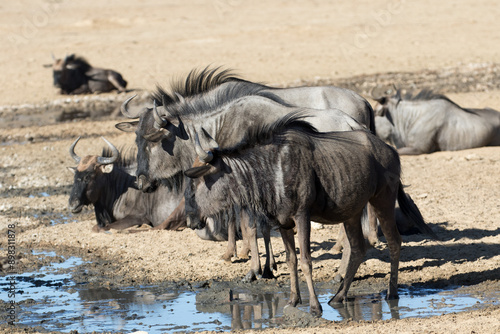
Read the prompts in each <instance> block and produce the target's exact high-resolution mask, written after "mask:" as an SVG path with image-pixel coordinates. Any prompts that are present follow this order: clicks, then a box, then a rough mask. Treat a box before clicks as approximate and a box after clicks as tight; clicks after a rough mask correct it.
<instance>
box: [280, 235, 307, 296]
mask: <svg viewBox="0 0 500 334" xmlns="http://www.w3.org/2000/svg"><path fill="white" fill-rule="evenodd" d="M280 233H281V239H282V240H283V244H284V245H285V251H286V264H287V265H288V270H289V271H290V300H289V301H288V305H292V306H297V304H299V303H302V299H301V298H300V289H299V278H298V273H297V254H296V253H295V237H294V234H293V229H284V228H280Z"/></svg>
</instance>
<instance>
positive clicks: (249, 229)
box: [241, 212, 262, 282]
mask: <svg viewBox="0 0 500 334" xmlns="http://www.w3.org/2000/svg"><path fill="white" fill-rule="evenodd" d="M241 226H242V228H245V229H246V233H245V234H246V235H245V239H247V240H248V242H249V243H250V254H251V255H250V256H251V257H252V258H251V260H250V271H249V272H248V274H246V275H245V277H244V278H243V282H251V281H253V280H255V279H257V278H258V277H260V276H261V275H262V269H261V267H260V256H259V244H258V243H257V223H256V222H255V221H253V222H250V217H249V216H248V214H246V213H245V212H242V214H241Z"/></svg>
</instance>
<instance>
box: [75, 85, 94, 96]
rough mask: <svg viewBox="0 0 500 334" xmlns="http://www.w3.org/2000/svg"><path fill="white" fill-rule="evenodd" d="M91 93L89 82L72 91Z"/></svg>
mask: <svg viewBox="0 0 500 334" xmlns="http://www.w3.org/2000/svg"><path fill="white" fill-rule="evenodd" d="M87 93H91V91H90V89H89V86H88V84H83V85H81V86H80V87H78V88H77V89H75V90H74V91H72V92H71V93H70V94H87Z"/></svg>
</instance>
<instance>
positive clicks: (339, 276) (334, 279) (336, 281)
mask: <svg viewBox="0 0 500 334" xmlns="http://www.w3.org/2000/svg"><path fill="white" fill-rule="evenodd" d="M343 279H344V278H343V277H342V275H340V274H337V275H335V277H334V278H333V282H334V283H340V282H342V280H343Z"/></svg>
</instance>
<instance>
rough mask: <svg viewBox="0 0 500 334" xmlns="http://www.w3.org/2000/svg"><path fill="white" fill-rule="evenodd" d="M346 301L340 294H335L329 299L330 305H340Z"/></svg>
mask: <svg viewBox="0 0 500 334" xmlns="http://www.w3.org/2000/svg"><path fill="white" fill-rule="evenodd" d="M343 301H344V297H342V296H339V295H335V296H333V297H332V298H331V299H330V300H329V301H328V305H330V306H335V305H338V304H342V302H343Z"/></svg>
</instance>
